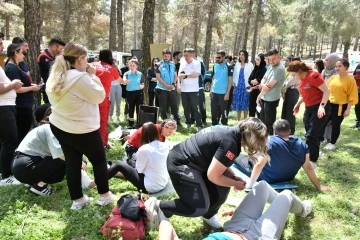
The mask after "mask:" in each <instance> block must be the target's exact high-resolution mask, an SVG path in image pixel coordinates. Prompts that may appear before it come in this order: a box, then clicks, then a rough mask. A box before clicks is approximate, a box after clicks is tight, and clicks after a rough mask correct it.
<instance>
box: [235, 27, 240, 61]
mask: <svg viewBox="0 0 360 240" xmlns="http://www.w3.org/2000/svg"><path fill="white" fill-rule="evenodd" d="M239 29H240V28H239V27H237V28H236V33H235V38H234V48H233V55H235V53H236V50H237V48H238V46H237V42H238V41H237V39H238V37H239Z"/></svg>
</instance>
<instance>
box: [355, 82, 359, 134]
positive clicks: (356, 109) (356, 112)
mask: <svg viewBox="0 0 360 240" xmlns="http://www.w3.org/2000/svg"><path fill="white" fill-rule="evenodd" d="M358 96H359V98H358V99H360V87H358ZM355 115H356V123H357V125H358V127H360V103H357V104H356V105H355Z"/></svg>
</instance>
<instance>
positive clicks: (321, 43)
mask: <svg viewBox="0 0 360 240" xmlns="http://www.w3.org/2000/svg"><path fill="white" fill-rule="evenodd" d="M323 45H324V34H322V35H321V42H320V53H319V58H320V59H322V51H323Z"/></svg>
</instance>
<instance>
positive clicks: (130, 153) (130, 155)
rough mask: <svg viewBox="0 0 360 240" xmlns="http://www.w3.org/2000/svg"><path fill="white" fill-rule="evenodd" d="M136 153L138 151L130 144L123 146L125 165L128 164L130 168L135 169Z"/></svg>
mask: <svg viewBox="0 0 360 240" xmlns="http://www.w3.org/2000/svg"><path fill="white" fill-rule="evenodd" d="M137 151H138V149H137V148H136V147H134V146H132V145H130V144H127V145H126V146H125V152H126V156H127V159H126V162H127V164H129V165H130V166H131V167H133V168H135V164H136V154H135V153H136V152H137Z"/></svg>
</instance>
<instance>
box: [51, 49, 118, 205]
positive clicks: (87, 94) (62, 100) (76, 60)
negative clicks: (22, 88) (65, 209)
mask: <svg viewBox="0 0 360 240" xmlns="http://www.w3.org/2000/svg"><path fill="white" fill-rule="evenodd" d="M46 93H47V95H48V97H49V101H50V103H51V105H52V107H51V108H52V113H51V115H50V118H49V120H50V127H51V131H52V132H53V134H54V135H55V137H56V138H57V139H58V140H59V143H60V145H61V148H62V149H63V152H64V156H65V159H66V162H65V163H66V180H67V184H68V188H69V192H70V197H71V199H72V200H73V204H72V206H71V209H73V210H77V209H81V208H82V207H83V206H85V205H86V204H88V203H89V202H90V201H91V200H92V199H91V198H89V197H87V196H86V195H83V193H82V189H81V164H82V155H85V156H86V157H87V158H88V159H89V161H90V162H91V163H92V165H93V169H94V176H95V182H96V185H97V189H98V193H99V194H100V197H99V200H98V201H97V203H98V204H99V205H106V204H109V203H110V202H112V201H114V200H115V196H114V195H113V194H112V193H111V192H110V191H109V185H108V171H107V165H106V156H105V150H104V147H103V144H102V140H101V136H100V133H99V127H100V116H99V107H98V105H99V104H100V103H101V102H102V101H103V100H104V97H105V91H104V88H103V86H102V84H101V82H100V79H99V78H98V77H96V76H95V68H94V67H92V66H91V65H89V64H88V63H87V50H86V48H85V47H83V46H82V45H80V44H76V43H68V44H67V45H66V46H65V48H64V54H63V55H62V56H58V57H57V58H56V60H55V63H54V65H53V67H52V69H51V72H50V76H49V79H48V81H47V85H46Z"/></svg>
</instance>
